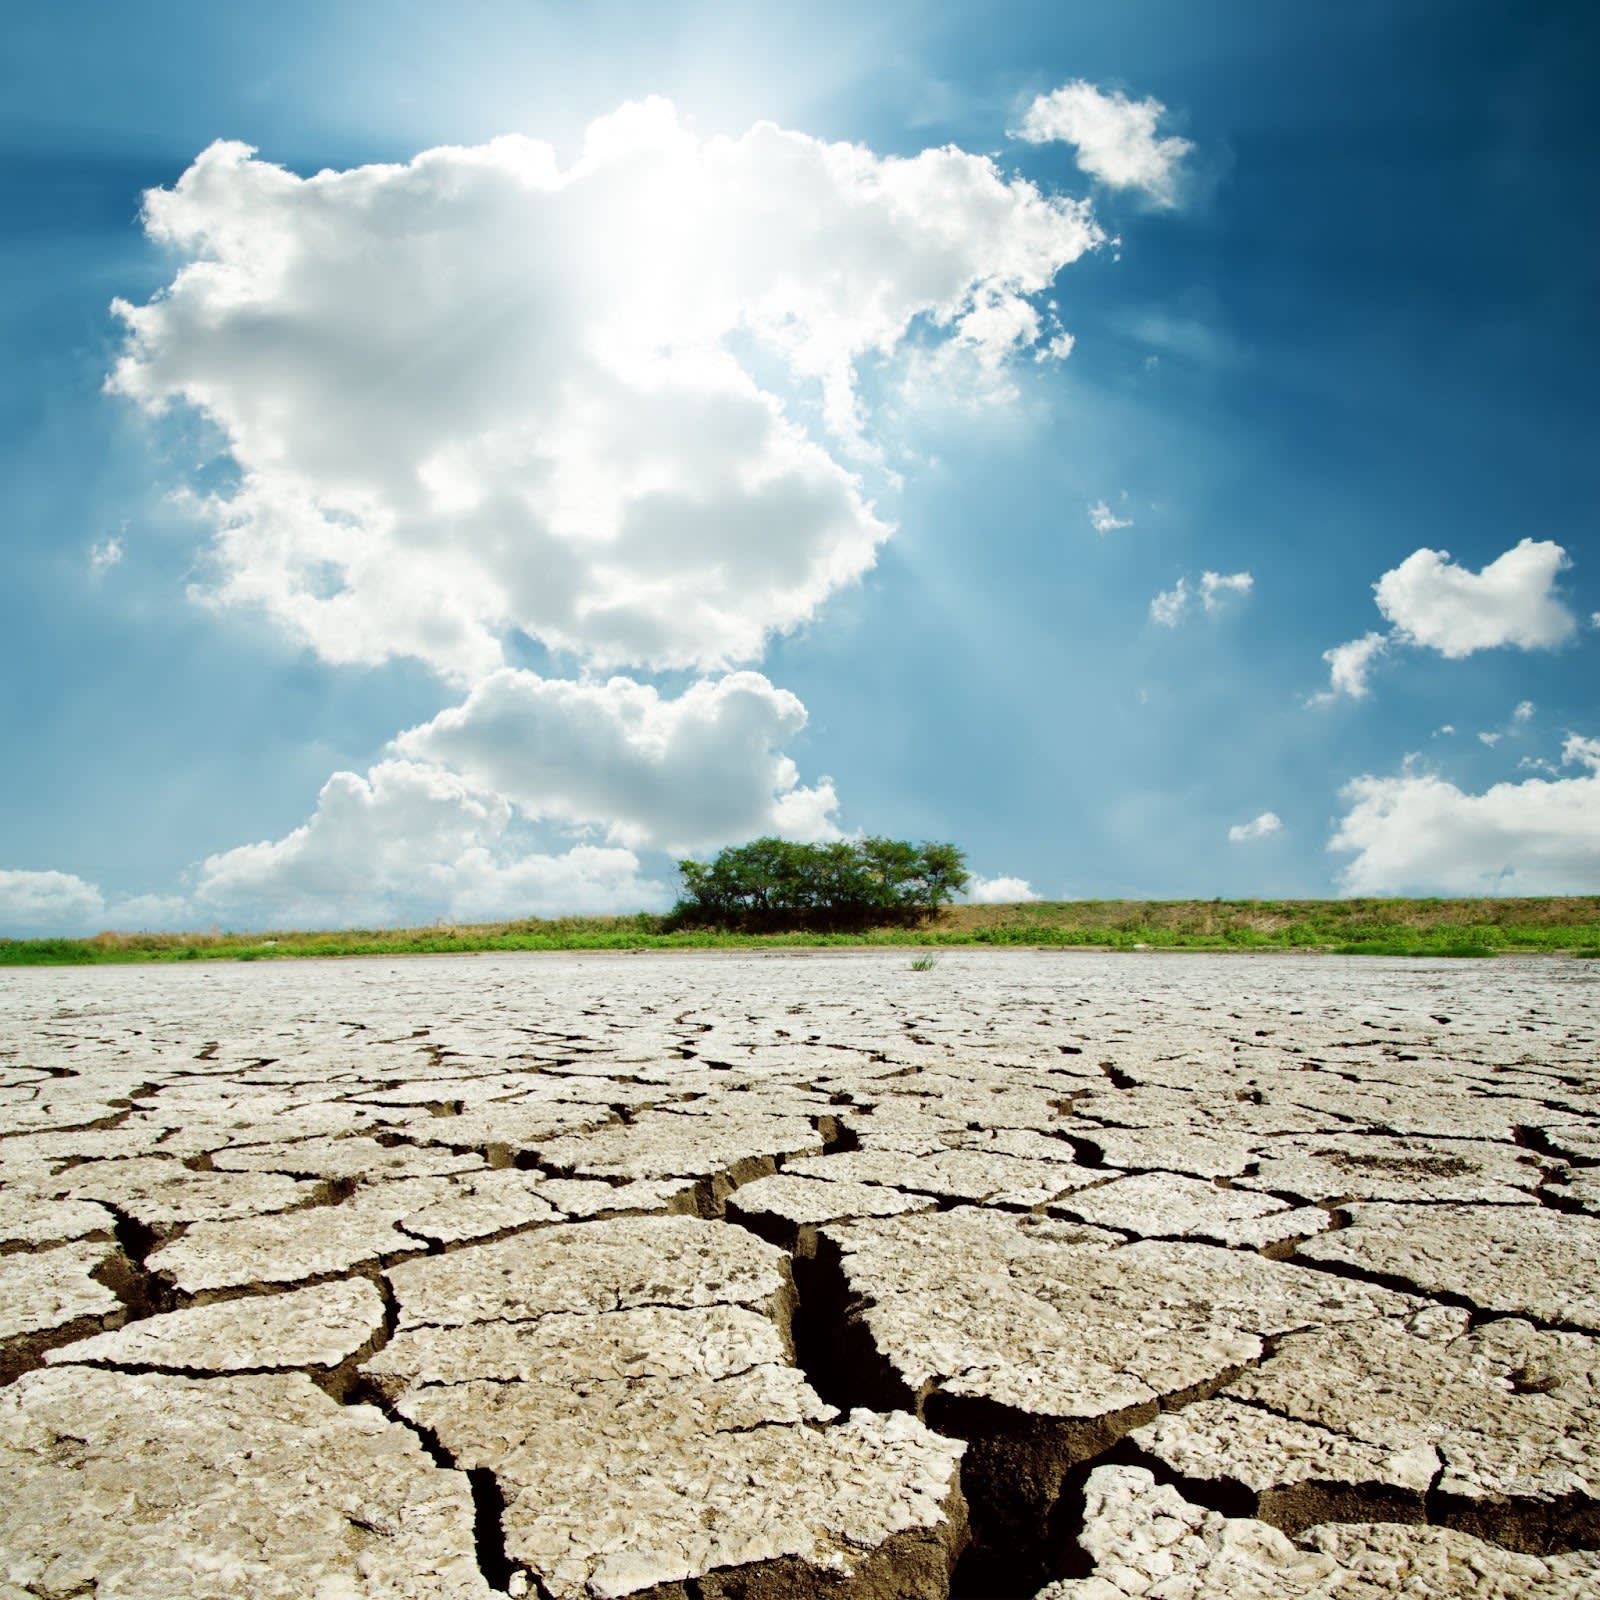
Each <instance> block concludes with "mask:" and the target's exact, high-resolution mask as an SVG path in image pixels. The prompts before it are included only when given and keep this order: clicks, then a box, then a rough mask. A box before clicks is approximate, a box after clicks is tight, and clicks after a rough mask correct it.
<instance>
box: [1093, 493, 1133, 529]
mask: <svg viewBox="0 0 1600 1600" xmlns="http://www.w3.org/2000/svg"><path fill="white" fill-rule="evenodd" d="M1089 522H1090V525H1091V526H1092V527H1093V528H1094V531H1095V532H1096V533H1114V532H1115V531H1116V530H1117V529H1118V528H1131V527H1132V526H1133V519H1132V518H1131V517H1126V518H1124V517H1119V516H1118V515H1117V514H1116V512H1114V511H1113V510H1112V509H1111V507H1110V506H1108V505H1107V504H1106V503H1105V501H1104V500H1096V501H1095V503H1094V504H1093V505H1092V506H1090V507H1089Z"/></svg>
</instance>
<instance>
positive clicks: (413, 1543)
mask: <svg viewBox="0 0 1600 1600" xmlns="http://www.w3.org/2000/svg"><path fill="white" fill-rule="evenodd" d="M1597 977H1600V974H1597V973H1596V972H1595V970H1594V968H1593V967H1585V966H1584V965H1583V964H1581V963H1577V962H1568V961H1559V960H1505V959H1502V960H1499V961H1496V962H1494V963H1493V964H1492V965H1491V964H1488V963H1483V964H1479V963H1471V964H1467V963H1448V962H1408V963H1402V962H1387V961H1373V960H1358V961H1349V960H1340V959H1337V958H1315V957H1293V956H1250V957H1226V956H1224V957H1216V956H1205V955H1183V956H1163V955H1156V954H1149V955H1143V956H1128V955H1123V956H1107V955H1097V954H1086V953H1069V952H1039V953H1028V952H1023V951H1004V952H988V951H961V952H959V953H952V954H949V955H946V956H945V957H944V958H943V959H942V960H941V961H940V963H939V965H938V966H937V968H936V969H934V970H933V971H929V972H913V971H911V970H909V961H908V958H907V956H906V954H905V952H871V953H844V952H815V953H806V954H799V953H788V952H785V953H782V954H778V953H765V952H760V953H757V952H743V953H739V954H706V953H695V954H689V953H682V954H679V953H674V954H672V955H662V956H647V955H617V956H581V957H579V956H573V957H566V956H535V957H491V956H480V957H474V958H447V959H411V960H406V961H403V962H397V961H382V960H374V961H351V962H295V963H285V964H283V965H281V966H279V965H267V964H260V965H249V966H223V965H220V964H218V965H206V966H199V967H159V968H157V967H143V968H107V969H86V970H54V971H38V970H20V971H13V972H8V973H7V974H6V975H5V976H4V978H3V979H0V1473H3V1480H0V1481H3V1483H4V1486H5V1493H4V1495H3V1497H0V1600H21V1597H29V1600H76V1597H80V1596H91V1595H92V1596H97V1597H99V1600H222V1597H243V1596H250V1597H252V1600H259V1597H280V1596H281V1597H283V1600H358V1597H362V1600H365V1597H372V1600H378V1597H395V1600H399V1597H408V1600H409V1597H416V1600H423V1597H427V1600H434V1597H439V1600H443V1597H449V1600H469V1597H472V1600H477V1597H484V1596H489V1595H493V1594H510V1595H525V1596H539V1597H544V1600H622V1597H624V1596H628V1597H636V1600H789V1597H796V1600H799V1597H811V1596H824V1597H828V1600H940V1597H945V1596H955V1597H975V1596H994V1597H1027V1596H1034V1595H1037V1596H1038V1597H1039V1600H1225V1597H1226V1600H1235V1597H1245V1600H1255V1597H1260V1600H1278V1597H1301V1596H1307V1597H1310V1596H1337V1597H1341V1600H1344V1597H1348V1600H1379V1597H1383V1596H1402V1595H1403V1596H1474V1597H1476V1596H1483V1597H1491V1596H1492V1597H1512V1596H1529V1597H1534V1600H1557V1597H1563V1600H1565V1597H1571V1600H1579V1597H1583V1596H1592V1595H1594V1594H1595V1593H1597V1592H1600V1395H1597V1394H1596V1389H1597V1387H1600V1187H1597V1183H1600V1051H1597V1040H1600V983H1597V982H1596V978H1597Z"/></svg>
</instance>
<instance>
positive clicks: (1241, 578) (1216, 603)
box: [1200, 572, 1256, 611]
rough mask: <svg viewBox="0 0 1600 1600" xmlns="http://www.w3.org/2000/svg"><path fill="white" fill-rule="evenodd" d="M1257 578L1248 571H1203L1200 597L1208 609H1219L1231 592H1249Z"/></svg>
mask: <svg viewBox="0 0 1600 1600" xmlns="http://www.w3.org/2000/svg"><path fill="white" fill-rule="evenodd" d="M1255 581H1256V580H1255V579H1254V578H1252V577H1251V576H1250V574H1249V573H1248V572H1229V573H1221V572H1202V573H1201V574H1200V599H1201V602H1202V604H1204V606H1205V608H1206V610H1207V611H1216V610H1219V609H1220V608H1221V606H1222V603H1223V601H1224V600H1225V599H1226V598H1227V597H1228V596H1229V595H1231V594H1239V595H1244V594H1249V593H1250V591H1251V589H1253V588H1254V587H1255Z"/></svg>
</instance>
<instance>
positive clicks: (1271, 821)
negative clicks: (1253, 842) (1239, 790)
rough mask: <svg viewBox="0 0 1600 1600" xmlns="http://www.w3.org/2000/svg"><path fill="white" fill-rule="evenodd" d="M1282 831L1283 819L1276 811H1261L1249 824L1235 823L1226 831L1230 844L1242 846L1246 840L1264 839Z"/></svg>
mask: <svg viewBox="0 0 1600 1600" xmlns="http://www.w3.org/2000/svg"><path fill="white" fill-rule="evenodd" d="M1282 830H1283V818H1282V817H1280V816H1279V815H1278V813H1277V812H1276V811H1263V812H1262V813H1261V815H1260V816H1259V817H1252V818H1251V819H1250V821H1249V822H1239V823H1235V824H1234V826H1233V827H1231V828H1229V829H1228V839H1229V842H1230V843H1232V844H1243V843H1244V842H1245V840H1247V839H1265V838H1266V837H1267V835H1268V834H1271V833H1280V832H1282Z"/></svg>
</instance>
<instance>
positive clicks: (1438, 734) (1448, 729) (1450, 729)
mask: <svg viewBox="0 0 1600 1600" xmlns="http://www.w3.org/2000/svg"><path fill="white" fill-rule="evenodd" d="M1455 731H1456V730H1455V727H1454V725H1453V724H1452V723H1449V722H1447V723H1445V725H1444V726H1443V727H1442V728H1435V729H1434V730H1433V737H1434V738H1435V739H1439V738H1442V737H1444V736H1445V735H1446V734H1451V733H1454V732H1455Z"/></svg>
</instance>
